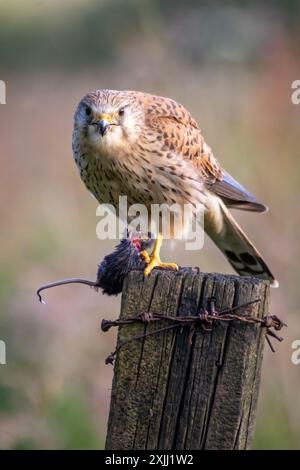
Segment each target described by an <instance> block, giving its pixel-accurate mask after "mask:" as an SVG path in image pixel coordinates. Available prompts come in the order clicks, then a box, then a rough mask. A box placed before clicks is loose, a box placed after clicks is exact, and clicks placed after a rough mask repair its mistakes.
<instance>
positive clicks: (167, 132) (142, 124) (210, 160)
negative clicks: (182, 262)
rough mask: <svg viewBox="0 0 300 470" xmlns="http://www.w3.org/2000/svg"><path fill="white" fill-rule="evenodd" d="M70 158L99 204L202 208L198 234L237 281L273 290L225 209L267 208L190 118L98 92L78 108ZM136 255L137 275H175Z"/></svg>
mask: <svg viewBox="0 0 300 470" xmlns="http://www.w3.org/2000/svg"><path fill="white" fill-rule="evenodd" d="M72 147H73V154H74V159H75V162H76V164H77V166H78V169H79V172H80V176H81V178H82V180H83V181H84V183H85V185H86V187H87V188H88V190H89V191H90V192H91V193H92V194H93V195H94V196H95V197H96V199H97V200H98V201H99V202H100V203H109V204H112V205H114V206H115V207H117V206H118V203H119V196H120V195H126V196H127V198H128V203H129V204H134V203H142V204H145V205H146V207H147V208H149V209H150V206H151V204H163V203H166V204H173V203H178V204H179V205H183V204H193V205H195V204H196V203H200V204H202V206H203V207H204V229H205V231H206V233H207V234H208V235H209V236H210V238H211V239H212V240H213V241H214V243H215V244H216V245H217V246H218V247H219V249H220V250H221V251H222V252H223V253H224V255H225V256H226V258H227V259H228V261H229V263H230V264H231V265H232V267H233V268H234V269H235V270H236V271H237V272H238V273H239V274H240V275H244V276H245V275H254V276H257V277H259V278H261V279H268V280H270V281H271V284H272V285H273V286H276V285H277V281H276V280H275V279H274V276H273V275H272V273H271V271H270V270H269V268H268V266H267V265H266V263H265V261H264V260H263V258H262V256H261V255H260V253H259V252H258V250H257V249H256V248H255V247H254V245H253V244H252V242H251V241H250V240H249V238H248V237H247V236H246V234H245V233H244V232H243V231H242V229H241V228H240V226H239V225H238V223H237V222H236V220H235V219H234V217H233V216H232V214H231V212H230V211H229V209H241V210H245V211H252V212H265V211H266V210H267V207H266V206H265V205H263V204H261V203H260V202H258V201H257V199H256V198H255V196H253V195H252V194H251V193H250V192H249V191H247V190H246V189H245V188H244V187H243V186H242V185H241V184H240V183H238V182H237V181H236V180H235V179H234V178H233V177H232V176H230V174H229V173H228V172H226V171H225V170H224V169H223V168H222V167H221V166H220V164H219V162H218V160H217V159H216V158H215V156H214V155H213V152H212V150H211V148H210V147H209V146H208V145H207V144H206V143H205V141H204V138H203V136H202V133H201V130H200V128H199V126H198V124H197V122H196V120H195V119H194V118H193V117H192V116H191V114H190V113H189V112H188V111H187V110H186V109H185V108H184V107H183V106H182V105H181V104H179V103H177V102H176V101H174V100H172V99H170V98H165V97H161V96H155V95H151V94H148V93H143V92H137V91H116V90H107V89H100V90H96V91H94V92H90V93H88V94H87V95H86V96H84V97H83V99H82V100H81V101H80V103H79V105H78V107H77V109H76V112H75V117H74V131H73V142H72ZM161 243H162V238H161V236H159V235H158V236H157V239H156V242H155V244H154V248H153V252H152V254H151V255H150V256H149V255H148V253H147V252H146V251H143V252H142V255H143V257H144V261H145V262H146V263H147V267H146V269H145V275H148V274H149V273H150V272H151V270H152V269H153V268H154V267H157V266H158V267H162V268H171V269H178V266H177V265H176V264H175V263H163V262H162V261H161V259H160V247H161Z"/></svg>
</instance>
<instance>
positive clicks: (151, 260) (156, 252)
mask: <svg viewBox="0 0 300 470" xmlns="http://www.w3.org/2000/svg"><path fill="white" fill-rule="evenodd" d="M161 245H162V236H161V234H158V237H157V239H156V240H155V244H154V248H153V252H152V254H151V255H150V256H149V254H148V252H147V251H146V250H144V251H141V256H142V258H143V259H144V261H145V263H147V266H146V268H145V270H144V275H145V276H149V274H150V273H151V271H152V269H154V268H164V269H175V270H176V271H178V269H179V268H178V265H177V264H176V263H163V262H162V261H161V259H160V249H161Z"/></svg>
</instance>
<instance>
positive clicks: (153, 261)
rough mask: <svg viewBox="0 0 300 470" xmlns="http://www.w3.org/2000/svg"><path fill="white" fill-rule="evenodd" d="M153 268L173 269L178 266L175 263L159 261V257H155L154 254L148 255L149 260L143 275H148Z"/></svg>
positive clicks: (176, 269)
mask: <svg viewBox="0 0 300 470" xmlns="http://www.w3.org/2000/svg"><path fill="white" fill-rule="evenodd" d="M154 268H161V269H172V270H174V271H178V270H179V267H178V265H177V264H176V263H163V262H162V261H160V259H159V258H156V257H155V256H151V257H150V256H149V262H148V266H147V267H146V268H145V270H144V276H145V277H147V276H149V274H150V273H151V271H152V270H153V269H154Z"/></svg>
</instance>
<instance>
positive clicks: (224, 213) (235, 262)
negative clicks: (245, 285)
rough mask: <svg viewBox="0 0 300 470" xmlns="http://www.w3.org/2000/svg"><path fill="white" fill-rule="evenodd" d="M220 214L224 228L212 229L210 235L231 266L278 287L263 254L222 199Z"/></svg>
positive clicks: (243, 273) (239, 271)
mask: <svg viewBox="0 0 300 470" xmlns="http://www.w3.org/2000/svg"><path fill="white" fill-rule="evenodd" d="M219 207H220V216H221V217H222V224H221V225H222V230H221V231H220V230H219V231H218V230H212V227H210V230H209V231H208V234H209V236H210V237H211V238H212V240H213V241H214V243H215V244H216V245H217V246H218V248H220V250H221V251H222V252H223V253H224V255H225V256H226V258H227V259H228V261H229V263H230V264H231V266H232V267H233V268H234V269H235V271H237V273H238V274H240V275H241V276H256V277H258V278H260V279H267V280H269V281H271V286H272V287H278V285H279V284H278V282H277V281H276V279H275V278H274V276H273V274H272V273H271V271H270V269H269V268H268V266H267V264H266V263H265V261H264V260H263V258H262V256H261V254H260V253H259V252H258V250H257V249H256V248H255V246H254V245H253V244H252V243H251V241H250V240H249V239H248V237H247V236H246V234H245V233H244V232H243V230H242V229H241V228H240V226H239V225H238V223H237V222H236V220H235V219H234V218H233V216H232V215H231V214H230V212H229V211H228V209H227V208H226V206H225V204H224V203H223V202H222V201H220V206H219Z"/></svg>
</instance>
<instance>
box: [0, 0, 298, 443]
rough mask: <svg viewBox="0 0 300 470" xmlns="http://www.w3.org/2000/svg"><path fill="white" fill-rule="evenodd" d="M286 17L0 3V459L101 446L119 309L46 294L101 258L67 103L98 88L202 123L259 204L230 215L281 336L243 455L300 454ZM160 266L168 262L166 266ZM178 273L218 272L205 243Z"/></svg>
mask: <svg viewBox="0 0 300 470" xmlns="http://www.w3.org/2000/svg"><path fill="white" fill-rule="evenodd" d="M299 19H300V2H299V1H285V2H271V1H270V2H255V1H239V2H237V1H235V2H229V1H228V2H214V1H210V2H201V1H196V0H195V1H191V0H190V1H189V0H180V1H175V0H165V1H158V0H153V1H152V0H131V1H130V0H129V1H124V0H109V1H108V0H98V1H96V0H64V1H62V0H61V1H59V0H51V1H50V0H18V1H17V0H0V79H1V80H4V81H5V82H6V85H7V104H6V105H0V132H1V139H0V156H1V172H0V196H1V199H0V200H1V207H0V211H1V212H0V217H1V219H0V220H1V244H0V308H1V317H0V339H2V340H4V341H5V342H6V345H7V364H6V365H0V448H2V449H46V448H52V449H53V448H56V449H57V448H58V449H89V448H102V447H103V445H104V439H105V433H106V422H107V415H108V407H109V399H110V388H111V380H112V367H110V366H105V365H104V359H105V357H106V356H107V355H108V354H109V353H110V352H111V351H112V350H113V349H114V344H115V339H116V338H115V334H116V333H115V332H114V331H112V332H111V333H107V334H105V335H103V334H102V333H101V332H100V331H99V323H100V321H101V319H102V318H115V317H116V316H117V315H118V312H119V306H120V297H117V298H109V297H105V296H103V295H102V294H101V293H98V294H96V293H94V292H93V291H92V290H90V289H89V288H87V287H84V286H67V287H61V288H57V289H55V290H52V291H51V292H49V293H47V294H46V296H45V297H46V300H47V305H46V306H43V305H41V304H39V302H38V301H37V299H36V297H35V289H36V288H37V286H39V285H40V284H41V283H43V282H45V281H50V280H54V279H57V278H61V277H66V276H77V275H82V276H86V277H91V278H94V276H95V272H96V267H97V263H98V261H100V260H101V259H102V258H103V256H104V255H105V254H106V253H108V252H109V251H110V250H111V249H112V247H113V246H114V244H115V242H114V241H110V242H102V241H99V240H97V238H96V234H95V228H96V223H97V218H96V213H95V211H96V202H95V201H94V200H93V199H92V198H91V197H90V196H89V194H88V192H87V191H86V189H85V188H84V186H83V184H82V182H81V181H80V178H79V175H78V173H77V169H76V167H75V164H74V162H73V159H72V153H71V132H72V120H73V113H74V109H75V106H76V104H77V102H78V101H79V100H80V98H81V97H82V96H83V95H84V94H85V93H86V92H87V91H89V90H93V89H96V88H116V89H136V90H143V91H148V92H152V93H155V94H161V95H166V96H170V97H172V98H174V99H176V100H178V101H179V102H181V103H183V104H184V105H185V106H186V107H187V108H188V109H190V111H191V112H192V114H193V115H194V117H195V118H196V119H197V120H198V122H199V123H200V126H201V128H202V130H203V133H204V135H205V137H206V140H207V142H208V143H209V145H211V146H212V148H213V150H214V153H215V155H216V156H217V157H218V158H219V160H220V161H221V163H222V164H223V166H224V167H226V169H227V170H228V171H229V172H230V173H232V174H233V175H234V176H235V177H236V178H237V179H239V180H240V181H241V183H242V184H244V185H245V186H246V187H248V188H249V189H250V190H251V191H253V192H254V193H256V194H257V196H258V198H259V199H260V200H262V201H263V202H265V203H266V204H267V205H268V206H269V207H270V211H269V213H268V214H266V215H263V216H259V215H257V214H249V213H248V214H243V213H240V214H238V213H237V212H236V216H237V218H238V220H239V221H240V222H241V223H242V224H243V226H244V228H245V229H246V230H247V232H248V233H249V234H250V235H251V238H252V239H253V241H255V243H256V244H257V246H258V248H260V249H261V251H262V252H263V253H264V255H265V257H266V259H267V260H268V261H269V264H270V266H271V268H272V270H273V272H274V273H275V274H276V276H277V278H278V279H279V281H280V288H279V289H277V290H272V293H271V294H272V295H271V305H270V311H271V312H272V313H276V314H278V315H279V316H281V317H282V318H284V319H285V320H286V321H287V322H288V324H289V328H288V330H287V331H286V332H285V333H284V335H285V341H284V342H283V343H281V344H276V350H277V351H276V354H273V353H272V352H271V351H270V350H269V349H268V348H266V349H265V358H264V367H263V375H262V384H261V393H260V400H259V409H258V416H257V426H256V431H255V439H254V447H255V448H257V449H262V448H264V449H279V448H281V449H295V448H300V401H299V390H300V365H299V366H296V365H293V364H292V362H291V354H292V348H291V344H292V341H293V340H295V339H300V313H299V308H298V307H299V304H300V289H299V282H300V271H299V265H298V262H299V238H300V220H299V187H300V171H299V170H300V163H299V161H300V159H299V154H300V144H299V131H300V105H299V106H296V105H293V104H292V103H291V83H292V81H294V80H296V79H300V22H299ZM171 257H172V249H171V247H166V248H165V258H168V259H170V258H171ZM176 261H178V262H179V264H185V265H195V264H199V265H200V267H201V268H202V269H203V270H205V271H221V272H231V270H230V267H229V265H228V264H227V262H226V260H225V259H223V257H222V255H221V254H220V253H219V252H218V250H217V249H216V248H215V247H214V246H213V245H212V244H211V243H210V242H209V241H207V242H206V243H205V249H204V250H203V251H201V252H199V253H196V254H195V253H191V252H184V251H183V250H182V249H181V250H176Z"/></svg>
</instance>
